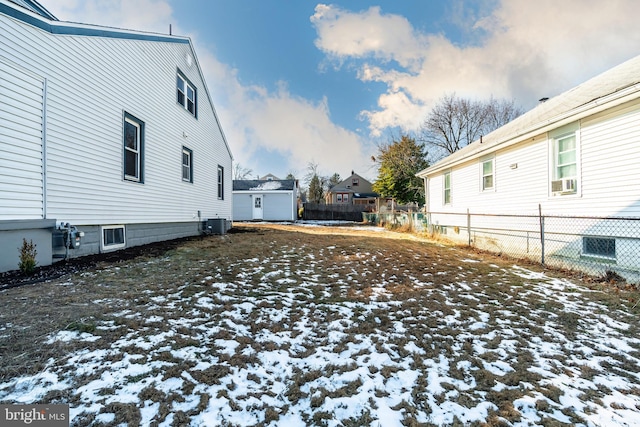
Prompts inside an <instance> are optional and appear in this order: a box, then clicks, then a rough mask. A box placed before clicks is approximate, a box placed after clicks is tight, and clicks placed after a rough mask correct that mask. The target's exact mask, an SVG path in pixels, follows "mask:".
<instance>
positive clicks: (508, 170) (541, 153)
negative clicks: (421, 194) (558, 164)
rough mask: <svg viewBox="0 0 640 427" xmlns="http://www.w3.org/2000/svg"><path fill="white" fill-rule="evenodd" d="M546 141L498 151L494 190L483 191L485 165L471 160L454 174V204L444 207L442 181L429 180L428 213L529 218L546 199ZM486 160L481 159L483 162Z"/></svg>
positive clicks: (452, 179) (452, 176) (452, 202)
mask: <svg viewBox="0 0 640 427" xmlns="http://www.w3.org/2000/svg"><path fill="white" fill-rule="evenodd" d="M546 144H547V140H546V137H539V138H536V139H535V140H534V141H531V142H529V143H527V144H521V145H520V146H519V147H518V148H517V149H516V148H510V149H507V150H502V151H498V152H497V153H496V154H495V162H494V189H492V190H486V191H483V190H482V185H481V181H482V175H481V170H482V163H481V161H480V160H478V159H474V160H470V161H468V162H466V163H464V164H462V165H460V166H457V167H455V168H453V169H452V170H451V204H450V205H446V206H445V205H443V201H444V199H443V188H444V187H443V181H444V179H443V177H444V174H443V173H440V174H437V175H435V176H433V177H432V178H431V179H430V180H429V198H430V202H429V210H431V211H435V212H456V213H466V212H467V209H469V210H470V211H471V212H472V213H497V210H496V209H497V208H496V207H497V206H499V207H500V208H499V209H500V213H519V214H530V213H535V212H537V210H538V203H539V200H543V199H544V200H546V199H547V191H546V188H547V149H546ZM484 158H485V157H483V158H482V159H484Z"/></svg>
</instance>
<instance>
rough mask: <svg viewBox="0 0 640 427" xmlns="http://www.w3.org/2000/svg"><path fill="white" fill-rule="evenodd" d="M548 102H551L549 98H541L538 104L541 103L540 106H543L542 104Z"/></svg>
mask: <svg viewBox="0 0 640 427" xmlns="http://www.w3.org/2000/svg"><path fill="white" fill-rule="evenodd" d="M548 100H549V98H548V97H546V96H545V97H544V98H540V99H538V102H539V103H540V104H542V103H544V102H547V101H548Z"/></svg>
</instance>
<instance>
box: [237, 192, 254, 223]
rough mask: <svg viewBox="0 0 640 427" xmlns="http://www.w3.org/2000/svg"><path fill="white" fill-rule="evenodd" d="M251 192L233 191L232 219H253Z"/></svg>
mask: <svg viewBox="0 0 640 427" xmlns="http://www.w3.org/2000/svg"><path fill="white" fill-rule="evenodd" d="M252 201H253V199H252V198H251V194H247V193H234V194H233V220H234V221H250V220H252V219H253V210H252V208H253V207H252Z"/></svg>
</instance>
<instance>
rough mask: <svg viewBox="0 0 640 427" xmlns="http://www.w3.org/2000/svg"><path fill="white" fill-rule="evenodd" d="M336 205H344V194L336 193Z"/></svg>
mask: <svg viewBox="0 0 640 427" xmlns="http://www.w3.org/2000/svg"><path fill="white" fill-rule="evenodd" d="M336 203H342V193H336Z"/></svg>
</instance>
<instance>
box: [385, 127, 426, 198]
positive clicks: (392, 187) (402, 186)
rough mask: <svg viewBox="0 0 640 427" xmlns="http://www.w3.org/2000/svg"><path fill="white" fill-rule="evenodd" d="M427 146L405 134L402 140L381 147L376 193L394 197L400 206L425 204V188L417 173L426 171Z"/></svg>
mask: <svg viewBox="0 0 640 427" xmlns="http://www.w3.org/2000/svg"><path fill="white" fill-rule="evenodd" d="M424 147H425V146H424V144H418V143H416V140H415V139H414V138H411V137H409V136H407V135H403V136H402V137H401V138H400V140H399V141H396V140H394V141H392V142H391V143H390V144H385V145H382V146H380V147H378V157H377V158H375V157H374V161H376V162H377V163H378V167H379V168H378V179H377V180H376V181H375V182H374V183H373V191H375V192H377V193H379V194H381V195H382V196H385V197H393V198H394V199H396V200H397V201H398V202H399V203H401V204H406V203H412V202H415V203H418V205H420V206H421V205H423V204H424V202H425V200H424V185H423V181H422V179H421V178H418V177H417V176H416V173H418V172H420V171H421V170H423V169H425V168H427V167H428V166H429V163H428V162H427V160H426V159H425V152H424Z"/></svg>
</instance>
